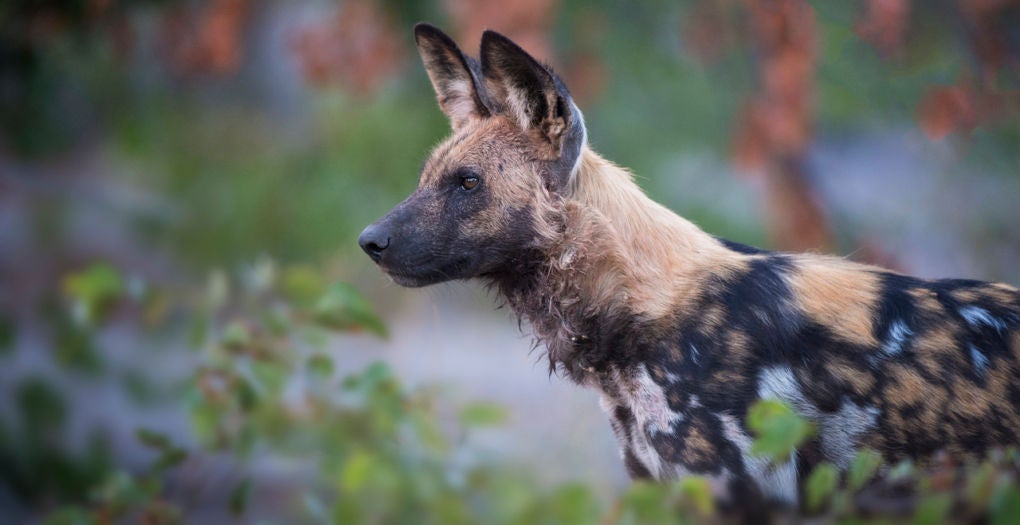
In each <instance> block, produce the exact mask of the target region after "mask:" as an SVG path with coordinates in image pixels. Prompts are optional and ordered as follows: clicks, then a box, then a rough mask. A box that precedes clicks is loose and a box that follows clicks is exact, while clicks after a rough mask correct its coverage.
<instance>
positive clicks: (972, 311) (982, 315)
mask: <svg viewBox="0 0 1020 525" xmlns="http://www.w3.org/2000/svg"><path fill="white" fill-rule="evenodd" d="M960 315H962V316H963V318H964V319H966V320H967V322H968V323H970V325H971V326H975V327H976V326H980V325H986V326H990V327H992V328H994V329H995V331H997V332H999V333H1002V332H1003V331H1004V330H1006V329H1008V328H1009V327H1008V326H1006V323H1004V322H1002V320H1001V319H996V318H995V317H994V316H992V314H991V313H989V312H988V310H985V309H984V308H979V307H977V306H964V307H963V308H960Z"/></svg>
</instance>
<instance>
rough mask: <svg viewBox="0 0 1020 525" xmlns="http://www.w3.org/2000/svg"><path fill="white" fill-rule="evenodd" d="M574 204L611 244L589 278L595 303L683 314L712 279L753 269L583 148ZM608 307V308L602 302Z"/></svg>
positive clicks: (654, 314)
mask: <svg viewBox="0 0 1020 525" xmlns="http://www.w3.org/2000/svg"><path fill="white" fill-rule="evenodd" d="M571 190H572V195H571V196H570V199H569V200H570V201H572V202H576V203H578V204H579V206H578V207H577V208H576V209H577V211H578V213H579V216H578V217H576V218H575V221H576V222H577V223H579V224H582V225H583V224H587V225H589V226H590V227H593V228H592V229H595V230H597V231H595V232H591V233H593V234H594V235H595V236H597V237H586V238H587V239H592V238H601V239H604V242H603V243H602V244H603V245H604V250H605V251H604V252H603V253H602V254H600V256H599V257H598V258H597V260H593V263H594V264H593V267H592V268H591V271H589V272H587V275H588V276H589V279H590V282H589V284H588V288H589V289H590V290H591V293H592V295H593V296H594V298H595V299H596V300H600V299H601V300H605V301H606V302H607V303H618V302H619V299H617V297H618V296H620V295H621V292H623V294H625V295H624V297H623V300H624V301H625V303H626V307H627V308H628V309H630V310H631V311H632V312H634V313H635V314H636V315H639V316H642V317H647V318H651V319H659V318H663V317H666V316H668V315H670V314H672V313H673V312H676V311H682V310H683V309H685V307H687V306H688V305H689V304H690V302H691V300H692V299H693V298H694V297H696V294H697V293H698V291H699V290H700V289H701V287H702V285H703V281H704V279H705V278H707V277H708V276H709V275H720V274H726V273H730V272H738V271H740V270H742V269H744V268H746V266H747V263H746V261H745V260H744V258H743V257H741V256H740V255H739V254H734V253H733V252H731V251H730V250H727V249H726V248H725V247H724V246H722V245H721V244H719V243H718V242H717V241H716V240H715V238H713V237H712V236H710V235H708V234H706V233H705V232H703V231H701V229H699V228H698V227H697V226H695V225H694V224H692V223H691V222H690V221H687V220H686V219H684V218H682V217H680V216H678V215H676V214H674V213H673V212H671V211H670V210H668V209H666V208H665V207H664V206H662V205H661V204H658V203H657V202H655V201H653V200H651V199H649V198H648V197H647V196H646V195H645V194H644V193H643V192H642V191H641V188H639V187H638V185H637V184H635V183H634V181H633V179H632V176H631V174H630V172H628V171H627V170H625V169H623V168H620V167H619V166H616V165H615V164H613V163H611V162H609V161H607V160H605V159H603V158H602V157H600V156H598V155H597V154H596V153H595V152H593V151H591V150H590V149H587V148H585V149H583V150H582V152H581V162H580V166H579V169H578V172H577V176H576V177H575V178H574V187H573V188H572V189H571ZM603 304H605V303H603Z"/></svg>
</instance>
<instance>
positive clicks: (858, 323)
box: [359, 24, 1020, 502]
mask: <svg viewBox="0 0 1020 525" xmlns="http://www.w3.org/2000/svg"><path fill="white" fill-rule="evenodd" d="M415 39H416V41H417V44H418V49H419V51H420V53H421V56H422V59H423V60H424V63H425V69H426V71H427V72H428V76H429V79H430V80H431V82H432V85H433V87H434V88H435V90H436V93H437V95H438V99H439V105H440V107H441V108H442V110H443V111H444V112H445V113H446V115H447V116H448V117H449V119H450V122H451V124H452V127H453V136H452V137H450V138H449V139H447V140H446V141H445V142H443V143H442V144H440V145H439V146H438V147H437V148H436V149H435V150H434V151H433V152H432V154H431V156H430V157H429V159H428V161H427V162H426V163H425V165H424V167H423V169H422V172H421V175H420V179H419V182H418V188H417V189H416V190H415V192H414V193H413V194H412V195H411V196H410V197H408V198H407V199H406V200H405V201H404V202H402V203H400V204H398V205H397V206H396V207H395V208H394V209H393V210H392V211H390V212H389V213H388V214H387V215H386V216H384V217H383V218H381V219H379V220H378V221H377V222H375V223H374V224H372V225H370V226H368V227H367V228H366V229H365V231H364V232H363V233H362V234H361V237H360V238H359V243H360V244H361V246H362V248H363V249H364V250H365V251H366V252H367V253H368V255H369V256H370V257H371V258H372V260H374V261H375V262H376V263H378V265H379V267H380V268H381V269H382V270H383V271H385V272H386V273H387V274H388V275H389V276H390V277H391V278H392V279H393V280H394V281H396V282H397V283H398V284H401V285H404V286H425V285H429V284H433V283H438V282H442V281H447V280H451V279H468V278H478V279H481V280H482V281H484V282H486V283H488V284H490V285H491V286H493V287H494V288H495V289H496V290H498V292H499V293H500V294H501V296H502V297H503V298H504V299H505V300H506V302H507V304H508V305H509V306H510V307H511V308H512V309H513V311H514V312H516V314H517V315H519V316H520V317H521V318H523V319H526V320H527V321H528V322H529V323H530V325H531V326H532V328H533V330H534V332H535V335H536V337H537V339H538V340H539V341H541V342H542V343H544V344H545V346H546V347H547V348H548V356H549V361H550V366H551V368H553V369H557V370H560V371H562V373H564V374H565V375H567V376H568V377H570V378H571V379H573V380H574V381H576V382H577V383H580V384H582V385H587V386H591V387H594V388H597V389H598V390H599V391H600V392H601V399H602V406H603V408H604V409H605V411H606V412H607V413H608V414H609V417H610V420H611V423H612V428H613V430H614V432H615V434H616V436H617V438H618V439H619V441H620V445H621V449H622V455H623V460H624V462H625V464H626V467H627V469H628V471H629V473H630V474H631V476H632V477H634V478H654V479H657V480H666V479H672V478H676V477H678V476H682V475H684V474H685V473H697V474H702V475H705V476H708V477H709V478H710V479H712V480H713V482H714V483H715V484H716V486H717V488H718V491H719V493H720V494H731V495H734V494H750V495H754V494H763V495H765V496H766V497H768V498H770V499H773V500H777V501H781V502H782V501H785V502H795V501H797V495H798V489H797V478H798V473H803V472H805V469H807V468H809V467H810V466H811V465H812V464H814V463H817V462H818V461H821V460H828V461H831V462H834V463H835V464H836V465H838V466H842V467H845V466H846V465H847V464H848V462H849V461H850V459H851V458H852V457H853V455H854V454H855V451H856V450H858V449H859V448H861V447H871V448H874V449H875V450H878V451H880V452H881V453H882V454H884V456H885V457H886V459H888V460H893V461H894V460H898V459H901V458H918V459H922V458H924V457H926V456H928V455H930V454H932V453H933V452H935V451H937V450H940V449H946V450H948V451H949V452H950V453H952V454H957V455H961V456H964V457H967V456H972V455H975V454H978V453H980V452H982V451H983V450H985V449H986V448H988V447H991V446H995V445H1006V444H1015V443H1017V441H1018V434H1020V413H1018V412H1020V410H1018V408H1020V381H1018V378H1020V291H1018V290H1017V289H1016V288H1013V287H1011V286H1007V285H1005V284H989V283H984V282H978V281H966V280H937V281H928V280H922V279H917V278H913V277H908V276H905V275H900V274H897V273H893V272H890V271H886V270H883V269H880V268H876V267H872V266H865V265H861V264H856V263H853V262H849V261H846V260H843V259H840V258H835V257H827V256H819V255H794V254H783V253H775V252H767V251H762V250H757V249H754V248H751V247H748V246H743V245H740V244H736V243H733V242H729V241H725V240H721V239H718V238H716V237H713V236H711V235H709V234H706V233H705V232H703V231H702V230H700V229H699V228H698V227H697V226H695V225H694V224H692V223H690V222H688V221H687V220H685V219H683V218H681V217H679V216H677V215H675V214H673V213H672V212H670V211H669V210H667V209H666V208H664V207H662V206H660V205H659V204H656V203H655V202H653V201H651V200H650V199H649V198H648V197H646V196H645V195H644V194H643V193H642V192H641V190H640V189H639V188H638V186H637V185H636V184H635V183H634V182H633V181H632V180H631V175H630V173H629V172H627V171H626V170H624V169H622V168H619V167H617V166H615V165H614V164H612V163H610V162H608V161H606V160H604V159H603V158H601V157H599V156H598V154H596V153H595V152H594V151H592V150H591V149H589V148H588V147H587V141H586V132H585V127H584V120H583V117H582V115H581V112H580V110H579V109H578V108H577V106H576V105H575V104H574V102H573V101H572V99H571V97H570V94H569V93H568V92H567V88H566V87H565V86H564V85H563V83H562V82H561V81H560V79H559V77H557V76H556V75H555V74H554V73H553V72H552V71H551V70H550V69H549V68H548V67H546V66H543V65H541V64H540V63H539V62H537V61H536V60H535V59H533V58H532V57H531V56H529V55H528V54H527V53H526V52H525V51H523V50H522V49H521V48H520V47H518V46H517V45H516V44H514V43H513V42H511V41H510V40H509V39H507V38H506V37H504V36H501V35H499V34H497V33H494V32H491V31H488V32H486V33H485V34H484V35H483V37H482V44H481V60H480V61H476V60H475V59H472V58H470V57H468V56H466V55H464V54H463V53H462V52H461V51H460V49H458V47H457V46H456V44H455V43H454V42H453V41H452V40H451V39H450V38H449V37H448V36H446V35H445V34H443V33H442V32H441V31H439V30H438V29H436V28H435V27H432V26H430V25H424V24H420V25H418V26H417V27H416V28H415ZM761 398H778V399H780V400H783V401H786V402H788V403H789V404H790V405H791V406H793V407H794V408H795V409H796V410H797V411H798V412H799V413H800V414H801V415H803V416H804V417H805V418H807V419H809V420H811V421H813V422H814V423H815V425H816V426H817V429H818V432H817V434H816V436H815V437H814V438H813V439H812V441H810V442H809V443H808V444H807V445H806V446H805V447H803V448H802V449H801V450H800V453H799V455H797V456H796V457H794V458H793V459H791V460H790V461H789V462H788V463H787V464H784V465H780V466H778V467H771V466H770V465H768V464H767V462H766V461H765V460H763V459H761V458H759V457H756V456H754V455H751V454H750V452H749V449H750V444H751V440H752V438H751V436H750V435H749V432H748V428H747V424H746V421H745V417H746V414H747V411H748V407H749V405H750V404H751V403H753V402H754V401H756V400H758V399H761ZM759 491H760V492H759Z"/></svg>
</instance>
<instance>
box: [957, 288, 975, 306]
mask: <svg viewBox="0 0 1020 525" xmlns="http://www.w3.org/2000/svg"><path fill="white" fill-rule="evenodd" d="M951 295H952V296H953V299H956V300H957V301H960V302H961V303H973V302H975V301H978V300H979V299H981V292H980V291H978V290H975V289H973V288H964V289H961V290H953V291H952V292H951Z"/></svg>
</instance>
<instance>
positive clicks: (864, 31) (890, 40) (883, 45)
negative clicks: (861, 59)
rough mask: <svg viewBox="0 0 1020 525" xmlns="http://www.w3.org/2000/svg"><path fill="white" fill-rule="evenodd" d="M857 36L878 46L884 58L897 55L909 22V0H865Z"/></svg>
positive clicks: (858, 23) (901, 47) (856, 29)
mask: <svg viewBox="0 0 1020 525" xmlns="http://www.w3.org/2000/svg"><path fill="white" fill-rule="evenodd" d="M866 6H867V7H866V9H865V12H864V17H863V18H862V19H861V20H860V21H859V22H857V25H856V26H855V27H854V29H855V32H856V33H857V36H859V37H860V38H861V40H864V41H865V42H868V43H870V44H871V45H873V46H875V47H876V48H878V50H879V51H881V53H882V55H883V56H884V57H885V58H887V59H888V58H895V57H897V56H899V54H900V52H901V51H902V49H903V42H904V39H905V38H906V32H907V26H908V24H909V23H910V1H909V0H867V3H866Z"/></svg>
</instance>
